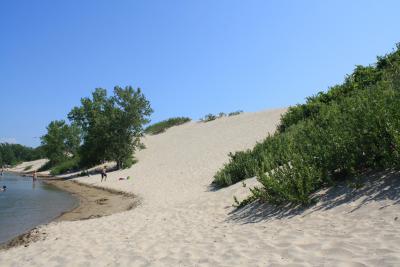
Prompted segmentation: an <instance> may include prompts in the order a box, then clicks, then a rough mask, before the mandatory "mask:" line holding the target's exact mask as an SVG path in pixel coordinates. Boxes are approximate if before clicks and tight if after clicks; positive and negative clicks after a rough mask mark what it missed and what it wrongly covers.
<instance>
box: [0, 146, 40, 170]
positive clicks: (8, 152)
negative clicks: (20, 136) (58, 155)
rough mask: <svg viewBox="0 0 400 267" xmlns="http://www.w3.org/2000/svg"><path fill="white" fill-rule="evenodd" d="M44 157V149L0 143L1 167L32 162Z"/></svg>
mask: <svg viewBox="0 0 400 267" xmlns="http://www.w3.org/2000/svg"><path fill="white" fill-rule="evenodd" d="M43 157H44V152H43V148H42V147H38V148H31V147H26V146H23V145H19V144H8V143H0V167H1V166H4V165H11V166H13V165H16V164H18V163H20V162H23V161H31V160H36V159H40V158H43Z"/></svg>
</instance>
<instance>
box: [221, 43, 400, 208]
mask: <svg viewBox="0 0 400 267" xmlns="http://www.w3.org/2000/svg"><path fill="white" fill-rule="evenodd" d="M399 107H400V47H398V50H397V51H395V52H394V53H392V54H389V55H387V56H385V57H382V58H379V62H378V65H377V67H374V66H368V67H362V66H357V67H356V69H355V71H354V73H353V74H352V75H350V76H348V77H347V78H346V80H345V82H344V83H343V84H342V85H337V86H334V87H332V88H331V89H330V90H329V91H328V92H327V93H318V94H317V95H316V96H312V97H309V98H307V103H306V104H303V105H297V106H295V107H292V108H290V109H289V111H288V112H287V113H286V114H285V115H283V117H282V118H281V125H280V127H279V129H278V132H277V133H275V134H274V135H272V136H268V137H267V138H266V139H265V140H264V141H263V142H261V143H259V144H257V145H256V146H255V147H254V148H253V149H252V150H247V151H243V152H236V153H235V154H233V155H232V154H230V157H231V160H230V162H229V163H228V164H226V165H224V167H223V168H222V169H221V170H219V171H218V172H217V173H216V175H215V176H214V182H215V183H217V184H218V185H220V186H227V185H230V184H232V183H235V182H238V181H241V180H243V179H245V178H249V177H252V176H255V175H257V177H258V179H259V181H260V183H261V184H262V187H261V188H257V189H254V190H252V195H253V197H254V198H258V199H261V200H264V201H268V202H271V203H276V204H284V203H288V202H290V203H295V204H303V205H307V204H309V203H311V201H312V200H311V199H310V195H311V194H312V193H313V192H315V191H316V190H318V189H319V188H321V187H322V186H324V185H328V184H332V182H333V181H338V180H343V179H349V178H351V177H354V176H357V175H359V174H361V173H362V172H364V171H366V170H380V169H384V168H399V167H400V109H399Z"/></svg>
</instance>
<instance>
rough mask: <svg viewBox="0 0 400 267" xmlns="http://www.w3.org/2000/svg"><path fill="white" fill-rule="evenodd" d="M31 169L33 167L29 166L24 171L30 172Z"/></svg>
mask: <svg viewBox="0 0 400 267" xmlns="http://www.w3.org/2000/svg"><path fill="white" fill-rule="evenodd" d="M30 169H32V165H28V166H26V167H25V168H24V171H29V170H30Z"/></svg>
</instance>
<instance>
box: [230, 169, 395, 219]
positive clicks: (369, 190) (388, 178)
mask: <svg viewBox="0 0 400 267" xmlns="http://www.w3.org/2000/svg"><path fill="white" fill-rule="evenodd" d="M357 184H360V185H362V186H361V187H360V188H358V189H356V188H355V187H356V186H354V185H353V186H350V185H348V184H346V183H340V184H338V185H336V186H333V187H330V188H328V189H324V190H320V191H318V192H317V193H315V194H314V195H313V197H315V198H316V199H317V200H318V202H317V203H316V204H315V205H312V206H309V207H301V206H295V207H293V206H283V207H282V206H280V207H279V206H274V205H270V204H267V203H260V202H255V203H252V204H250V205H247V206H245V207H242V208H238V209H236V210H234V211H232V212H231V213H230V214H229V217H228V219H227V221H234V222H237V223H242V224H248V223H256V222H261V221H270V220H276V219H283V218H292V217H295V216H302V217H305V216H307V215H309V214H312V213H313V212H316V211H320V210H329V209H332V208H335V207H338V206H341V205H344V204H348V203H351V202H356V201H357V203H356V205H354V206H353V209H351V210H350V211H349V213H352V212H354V211H356V210H357V209H359V208H361V207H362V206H364V205H366V204H367V203H369V202H372V201H382V200H392V201H393V203H392V204H391V205H396V204H400V172H399V171H384V172H379V173H374V174H366V175H364V176H363V177H361V178H359V180H358V181H357ZM353 204H354V203H353ZM386 207H387V206H382V207H381V208H380V209H384V208H386Z"/></svg>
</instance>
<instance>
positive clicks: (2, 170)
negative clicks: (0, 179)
mask: <svg viewBox="0 0 400 267" xmlns="http://www.w3.org/2000/svg"><path fill="white" fill-rule="evenodd" d="M3 173H4V167H1V174H0V176H3Z"/></svg>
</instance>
